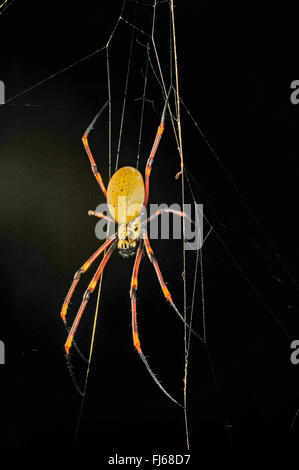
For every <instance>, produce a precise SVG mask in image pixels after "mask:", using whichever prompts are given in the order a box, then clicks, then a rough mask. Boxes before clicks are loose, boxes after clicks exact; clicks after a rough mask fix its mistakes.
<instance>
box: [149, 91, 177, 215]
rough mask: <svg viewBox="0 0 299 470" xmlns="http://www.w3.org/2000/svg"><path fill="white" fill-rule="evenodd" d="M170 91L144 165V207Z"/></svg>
mask: <svg viewBox="0 0 299 470" xmlns="http://www.w3.org/2000/svg"><path fill="white" fill-rule="evenodd" d="M170 91H171V87H170V89H169V92H168V95H167V98H166V100H165V104H164V108H163V111H162V116H161V121H160V124H159V127H158V130H157V133H156V137H155V140H154V143H153V146H152V150H151V153H150V156H149V157H148V160H147V163H146V167H145V195H144V203H143V205H144V207H146V205H147V202H148V197H149V179H150V174H151V171H152V164H153V161H154V157H155V155H156V152H157V148H158V145H159V143H160V140H161V137H162V134H163V131H164V122H165V114H166V108H167V105H168V100H169V95H170Z"/></svg>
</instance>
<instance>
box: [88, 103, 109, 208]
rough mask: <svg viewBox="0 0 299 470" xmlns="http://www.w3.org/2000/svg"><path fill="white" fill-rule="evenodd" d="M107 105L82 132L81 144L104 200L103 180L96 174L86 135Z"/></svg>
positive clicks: (105, 194)
mask: <svg viewBox="0 0 299 470" xmlns="http://www.w3.org/2000/svg"><path fill="white" fill-rule="evenodd" d="M107 105H108V101H106V103H105V104H104V106H102V108H101V109H100V111H99V112H98V113H97V115H96V116H95V118H94V119H93V120H92V122H91V123H90V124H89V126H88V128H87V129H86V131H85V132H84V135H83V137H82V142H83V145H84V148H85V150H86V153H87V155H88V158H89V161H90V164H91V169H92V172H93V174H94V176H95V179H96V180H97V182H98V183H99V185H100V188H101V190H102V192H103V194H104V196H105V198H106V199H107V191H106V188H105V185H104V183H103V180H102V177H101V175H100V173H99V172H98V169H97V165H96V162H95V161H94V158H93V156H92V153H91V150H90V148H89V144H88V135H89V133H90V131H91V130H92V129H93V126H94V124H95V122H96V120H97V119H98V118H99V117H100V115H101V114H102V112H103V111H104V109H105V108H106V107H107Z"/></svg>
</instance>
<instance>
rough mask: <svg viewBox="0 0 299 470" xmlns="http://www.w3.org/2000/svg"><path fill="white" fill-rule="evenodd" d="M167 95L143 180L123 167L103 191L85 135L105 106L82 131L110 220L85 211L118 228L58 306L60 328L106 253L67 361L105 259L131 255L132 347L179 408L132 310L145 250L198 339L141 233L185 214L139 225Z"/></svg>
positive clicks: (70, 338)
mask: <svg viewBox="0 0 299 470" xmlns="http://www.w3.org/2000/svg"><path fill="white" fill-rule="evenodd" d="M169 95H170V91H169V93H168V96H167V98H166V99H165V104H164V108H163V111H162V115H161V120H160V124H159V126H158V130H157V132H156V136H155V140H154V143H153V146H152V149H151V152H150V155H149V157H148V160H147V163H146V167H145V179H144V180H143V177H142V175H141V173H140V172H139V171H138V170H137V169H135V168H133V167H130V166H125V167H123V168H120V169H119V170H117V171H116V172H115V173H114V175H113V176H112V177H111V179H110V181H109V184H108V188H107V190H106V187H105V185H104V183H103V180H102V177H101V175H100V173H99V171H98V169H97V166H96V163H95V160H94V158H93V155H92V153H91V150H90V147H89V143H88V135H89V133H90V131H91V130H92V129H93V127H94V124H95V122H96V121H97V119H98V118H99V116H100V115H101V114H102V112H103V111H104V109H105V108H106V106H107V104H108V102H106V103H105V105H104V106H103V107H102V108H101V109H100V111H99V112H98V113H97V115H96V116H95V118H94V119H93V121H92V122H91V124H90V125H89V126H88V128H87V130H86V131H85V133H84V135H83V137H82V141H83V145H84V148H85V150H86V153H87V155H88V158H89V161H90V164H91V169H92V172H93V174H94V176H95V178H96V180H97V182H98V184H99V186H100V188H101V190H102V192H103V194H104V196H105V198H106V200H107V203H108V208H109V212H110V215H111V217H109V216H107V215H104V214H102V213H100V212H97V211H88V214H89V215H92V216H95V217H98V218H101V219H106V220H107V221H110V222H116V223H117V224H118V226H117V232H116V233H114V234H113V235H112V236H110V238H108V239H107V240H106V241H105V243H103V244H102V245H101V246H100V247H99V248H98V249H97V251H96V252H95V253H94V254H93V255H92V256H91V257H90V258H89V259H88V260H87V261H86V262H85V263H84V264H83V266H81V268H80V269H79V270H78V271H77V272H76V273H75V276H74V279H73V282H72V285H71V287H70V289H69V291H68V294H67V296H66V298H65V301H64V303H63V306H62V310H61V318H62V320H63V322H64V324H65V325H66V315H67V309H68V306H69V303H70V300H71V297H72V295H73V293H74V290H75V288H76V286H77V284H78V282H79V280H80V278H81V275H82V274H84V273H85V272H86V271H87V270H88V269H89V267H90V266H91V264H92V263H93V262H94V261H95V260H96V259H97V258H98V257H99V256H100V255H101V253H103V252H104V251H105V250H107V251H106V253H105V254H104V256H103V259H102V261H101V263H100V265H99V266H98V268H97V270H96V272H95V274H94V276H93V278H92V280H91V282H90V283H89V285H88V288H87V290H86V291H85V293H84V295H83V299H82V303H81V306H80V308H79V310H78V312H77V315H76V317H75V320H74V322H73V324H72V326H71V328H70V329H69V330H68V337H67V340H66V343H65V351H66V354H67V357H68V356H69V351H70V348H71V346H72V343H73V344H74V341H73V340H74V335H75V332H76V330H77V327H78V325H79V322H80V319H81V317H82V314H83V312H84V310H85V308H86V305H87V303H88V301H89V298H90V296H91V294H92V293H93V292H94V290H95V288H96V286H97V283H98V281H99V278H100V276H101V274H102V272H103V270H104V268H105V266H106V264H107V262H108V260H109V258H110V257H111V255H112V253H113V251H114V250H115V248H118V250H119V253H120V255H121V256H123V257H129V256H134V255H135V263H134V267H133V272H132V278H131V288H130V298H131V307H132V335H133V344H134V347H135V349H136V351H137V352H138V354H139V356H140V358H141V359H142V361H143V363H144V364H145V366H146V368H147V370H148V372H149V373H150V375H151V377H152V378H153V380H154V381H155V382H156V384H157V385H158V386H159V387H160V389H161V390H162V391H163V392H164V393H165V395H167V396H168V397H169V398H170V399H171V400H172V401H173V402H175V403H176V404H177V405H179V406H181V407H182V405H181V404H180V403H179V402H178V401H177V400H175V399H174V398H173V397H172V396H171V395H170V394H169V393H168V392H167V391H166V390H165V388H164V387H163V386H162V384H161V383H160V382H159V380H158V379H157V377H156V376H155V375H154V373H153V371H152V369H151V367H150V365H149V363H148V361H147V359H146V357H145V356H144V354H143V352H142V349H141V345H140V339H139V335H138V328H137V310H136V292H137V287H138V272H139V267H140V262H141V258H142V254H143V251H144V248H145V251H146V254H147V256H148V258H149V260H150V262H151V263H152V265H153V267H154V269H155V271H156V275H157V277H158V280H159V283H160V286H161V289H162V292H163V295H164V297H165V299H166V300H167V301H168V302H169V303H170V305H171V306H172V308H173V309H174V310H175V312H176V314H177V315H178V316H179V318H180V319H181V320H182V321H183V322H184V324H185V325H186V326H187V327H188V328H189V329H190V331H191V332H192V333H193V334H195V336H199V335H198V334H197V333H196V332H195V331H194V330H193V329H192V328H191V327H190V326H189V325H188V323H187V322H186V321H185V319H184V318H183V316H182V315H181V314H180V312H179V310H178V309H177V307H176V306H175V304H174V302H173V300H172V296H171V294H170V292H169V290H168V288H167V286H166V284H165V281H164V279H163V276H162V273H161V271H160V268H159V264H158V262H157V259H156V257H155V254H154V252H153V249H152V247H151V245H150V242H149V238H148V235H147V233H146V231H145V230H142V229H143V228H144V226H145V224H146V223H147V222H150V221H151V220H153V219H154V218H155V217H157V216H158V215H160V214H162V213H163V212H171V213H175V214H177V215H179V216H181V217H188V216H187V214H186V213H184V212H180V211H176V210H173V209H161V210H158V211H156V212H155V213H154V214H153V215H152V216H151V217H149V218H148V219H146V220H145V221H143V222H142V221H141V211H142V209H143V207H146V206H147V203H148V199H149V180H150V174H151V169H152V164H153V160H154V157H155V154H156V152H157V148H158V146H159V143H160V140H161V137H162V134H163V131H164V121H165V114H166V108H167V104H168V100H169Z"/></svg>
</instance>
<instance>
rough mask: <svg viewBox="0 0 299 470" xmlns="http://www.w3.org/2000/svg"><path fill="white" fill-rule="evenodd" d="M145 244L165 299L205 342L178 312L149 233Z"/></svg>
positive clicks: (192, 331)
mask: <svg viewBox="0 0 299 470" xmlns="http://www.w3.org/2000/svg"><path fill="white" fill-rule="evenodd" d="M144 244H145V249H146V253H147V256H148V257H149V260H150V262H151V263H152V264H153V266H154V268H155V271H156V274H157V277H158V280H159V283H160V286H161V289H162V292H163V294H164V297H165V299H166V300H168V302H169V303H170V305H171V306H172V308H173V309H174V311H175V312H176V314H177V315H178V316H179V318H180V319H181V320H182V322H183V323H184V324H185V325H186V326H187V327H188V328H189V330H190V331H191V333H193V334H194V336H196V337H197V338H198V339H200V340H201V341H203V339H202V338H201V337H200V335H199V334H198V333H196V331H194V330H193V329H192V328H191V326H190V325H188V323H187V322H186V320H185V319H184V317H183V316H182V315H181V313H180V312H179V311H178V309H177V308H176V305H175V303H174V302H173V300H172V297H171V294H170V292H169V290H168V288H167V286H166V284H165V281H164V279H163V276H162V273H161V271H160V268H159V265H158V261H157V260H156V257H155V255H154V252H153V249H152V247H151V245H150V242H149V239H148V236H147V233H145V234H144Z"/></svg>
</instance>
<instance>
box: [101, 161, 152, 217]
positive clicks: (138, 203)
mask: <svg viewBox="0 0 299 470" xmlns="http://www.w3.org/2000/svg"><path fill="white" fill-rule="evenodd" d="M107 202H108V207H109V211H110V214H111V216H112V217H113V219H114V220H115V221H116V222H118V223H119V224H128V223H129V222H130V221H131V220H133V219H135V217H137V216H138V215H139V214H140V212H141V209H142V206H143V202H144V182H143V178H142V175H141V173H140V172H139V171H138V170H136V168H133V167H131V166H124V167H123V168H120V169H119V170H118V171H117V172H116V173H114V175H113V176H112V178H111V180H110V181H109V184H108V189H107Z"/></svg>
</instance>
